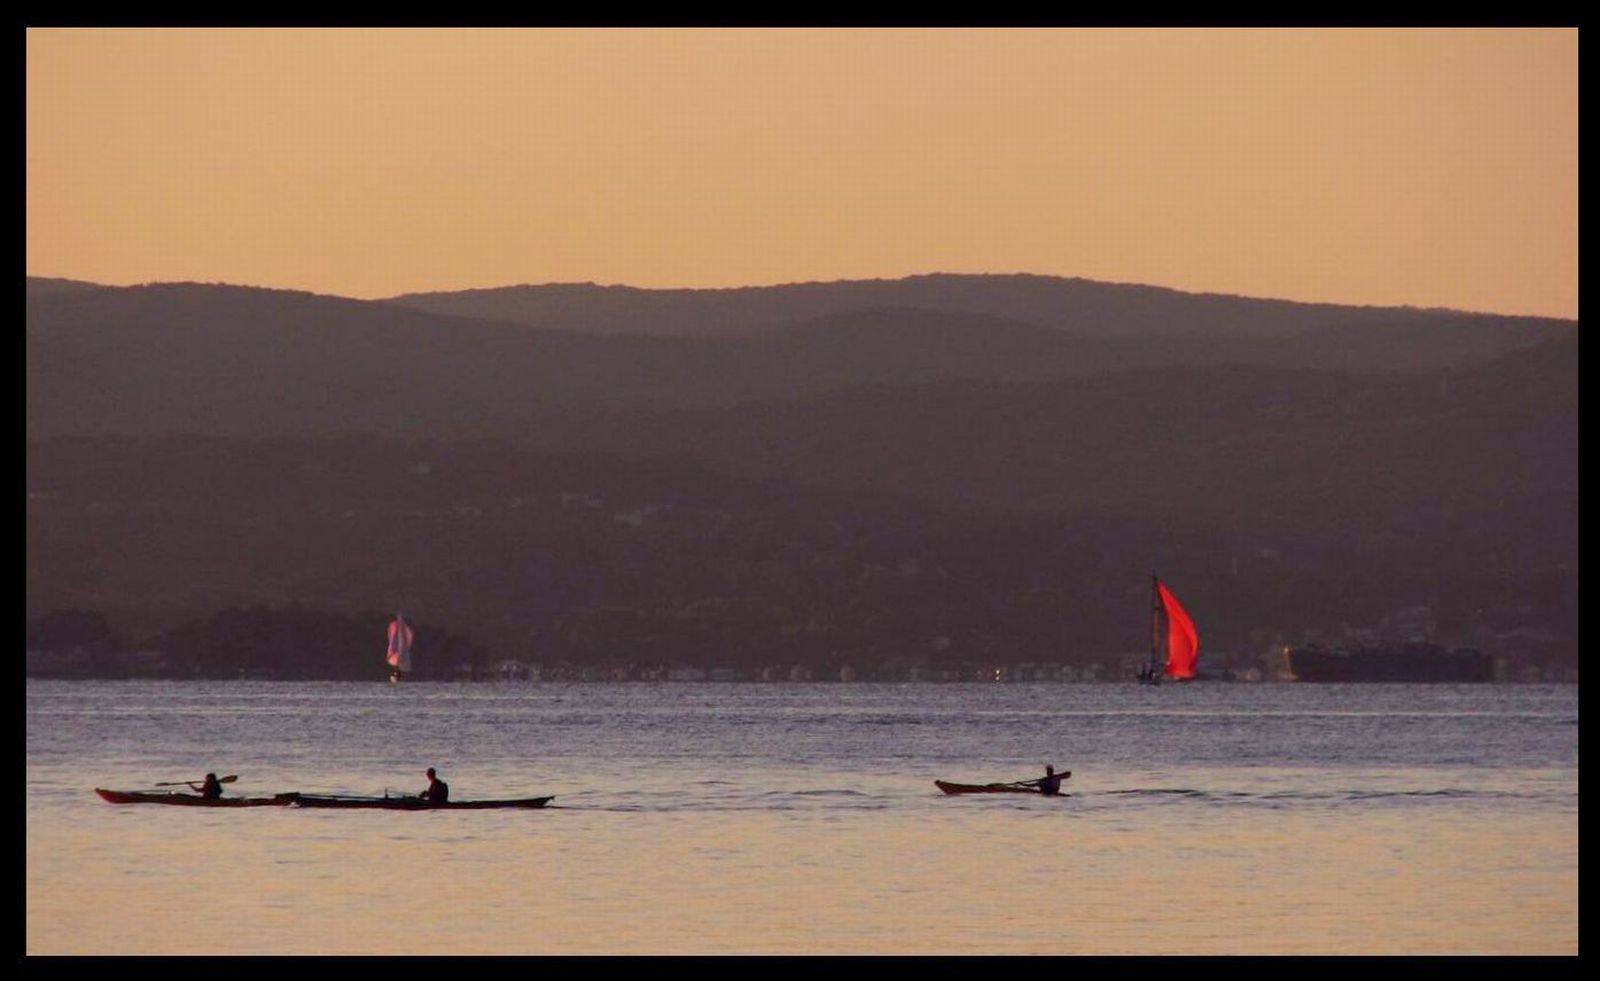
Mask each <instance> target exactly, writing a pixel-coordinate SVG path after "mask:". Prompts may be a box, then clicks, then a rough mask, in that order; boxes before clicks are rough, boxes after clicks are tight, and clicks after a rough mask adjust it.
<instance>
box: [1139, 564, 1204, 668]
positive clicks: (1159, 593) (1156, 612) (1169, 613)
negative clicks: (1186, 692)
mask: <svg viewBox="0 0 1600 981" xmlns="http://www.w3.org/2000/svg"><path fill="white" fill-rule="evenodd" d="M1199 663H1200V634H1199V633H1198V632H1197V631H1196V630H1195V629H1194V621H1193V620H1191V619H1189V614H1188V612H1187V611H1185V610H1184V608H1183V605H1182V604H1180V603H1179V602H1178V597H1176V596H1174V595H1172V590H1170V589H1168V588H1167V584H1166V583H1164V582H1162V581H1161V580H1160V579H1159V578H1157V577H1156V575H1155V574H1154V573H1151V575H1150V663H1149V664H1147V665H1145V666H1144V667H1143V668H1140V669H1139V683H1140V684H1142V685H1159V684H1161V677H1162V675H1166V676H1167V677H1168V678H1171V679H1173V680H1174V681H1187V680H1188V679H1190V678H1193V677H1194V675H1195V669H1196V667H1197V666H1198V665H1199Z"/></svg>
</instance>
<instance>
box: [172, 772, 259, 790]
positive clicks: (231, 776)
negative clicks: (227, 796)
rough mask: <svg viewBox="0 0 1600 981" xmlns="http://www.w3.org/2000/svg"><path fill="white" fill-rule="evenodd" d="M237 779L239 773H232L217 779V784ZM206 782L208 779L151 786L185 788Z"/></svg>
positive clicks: (177, 781) (202, 778)
mask: <svg viewBox="0 0 1600 981" xmlns="http://www.w3.org/2000/svg"><path fill="white" fill-rule="evenodd" d="M237 779H239V775H238V774H237V773H230V774H228V775H227V776H225V777H218V778H217V783H233V782H234V781H235V780H237ZM205 782H206V778H205V777H201V778H200V779H199V780H168V781H167V782H165V783H156V784H151V786H152V787H182V786H185V785H187V784H191V783H205Z"/></svg>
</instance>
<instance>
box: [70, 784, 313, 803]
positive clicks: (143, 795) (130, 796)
mask: <svg viewBox="0 0 1600 981" xmlns="http://www.w3.org/2000/svg"><path fill="white" fill-rule="evenodd" d="M94 792H95V793H97V794H99V795H100V799H101V800H103V801H105V802H106V803H108V804H177V805H178V806H180V807H273V806H278V807H282V806H283V805H285V804H287V803H289V801H288V800H287V799H286V798H287V797H288V796H289V795H287V794H279V795H278V796H276V797H201V796H200V795H199V794H179V793H174V792H171V791H162V792H160V793H154V792H146V791H141V790H101V789H100V788H99V787H96V788H95V789H94Z"/></svg>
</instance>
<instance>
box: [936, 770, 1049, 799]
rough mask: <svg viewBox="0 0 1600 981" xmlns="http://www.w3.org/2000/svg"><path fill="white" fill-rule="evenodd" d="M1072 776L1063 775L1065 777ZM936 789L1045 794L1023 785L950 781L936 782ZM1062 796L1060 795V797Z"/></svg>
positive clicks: (965, 791) (986, 792) (968, 792)
mask: <svg viewBox="0 0 1600 981" xmlns="http://www.w3.org/2000/svg"><path fill="white" fill-rule="evenodd" d="M1069 775H1070V774H1062V776H1063V777H1066V776H1069ZM933 785H934V786H935V787H938V788H939V789H940V790H942V791H944V792H945V793H947V794H1038V793H1043V791H1041V790H1040V789H1039V788H1038V787H1032V786H1029V785H1027V784H1022V783H951V782H949V781H948V780H935V781H934V782H933ZM1058 796H1060V795H1058Z"/></svg>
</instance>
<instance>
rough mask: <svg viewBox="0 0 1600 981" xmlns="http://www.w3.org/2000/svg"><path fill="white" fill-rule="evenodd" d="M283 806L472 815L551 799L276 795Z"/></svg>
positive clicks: (544, 803) (548, 801) (546, 801)
mask: <svg viewBox="0 0 1600 981" xmlns="http://www.w3.org/2000/svg"><path fill="white" fill-rule="evenodd" d="M278 796H279V797H281V798H284V800H283V801H282V803H285V804H290V805H292V806H294V807H368V808H374V807H375V808H381V809H383V810H389V811H474V810H483V809H485V808H491V807H521V808H533V807H543V806H545V805H546V804H548V803H550V802H551V801H552V800H554V799H555V798H554V797H522V798H519V799H517V800H450V801H445V802H444V803H442V804H435V803H434V802H433V801H431V800H423V799H422V798H420V797H329V796H324V795H321V794H279V795H278Z"/></svg>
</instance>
